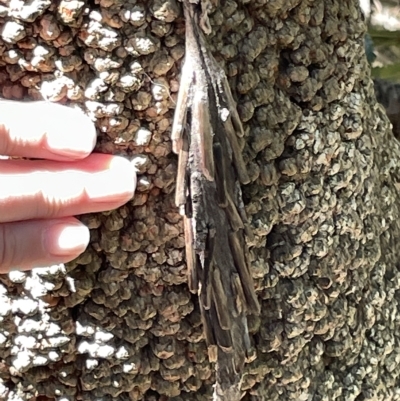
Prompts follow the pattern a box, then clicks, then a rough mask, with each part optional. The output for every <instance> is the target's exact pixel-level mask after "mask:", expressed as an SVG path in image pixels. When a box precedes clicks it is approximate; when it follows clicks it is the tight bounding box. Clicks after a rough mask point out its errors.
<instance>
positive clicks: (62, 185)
mask: <svg viewBox="0 0 400 401" xmlns="http://www.w3.org/2000/svg"><path fill="white" fill-rule="evenodd" d="M135 185H136V175H135V172H134V169H133V166H132V164H131V163H130V162H129V161H128V160H126V159H124V158H122V157H118V156H111V155H105V154H99V153H97V154H92V155H90V156H88V157H87V158H86V159H83V160H78V161H76V162H56V161H50V160H0V223H7V222H12V221H20V220H30V219H45V218H56V217H65V216H73V215H78V214H83V213H89V212H100V211H104V210H111V209H115V208H117V207H119V206H122V205H123V204H125V203H126V202H127V201H129V200H130V199H131V198H132V196H133V193H134V190H135Z"/></svg>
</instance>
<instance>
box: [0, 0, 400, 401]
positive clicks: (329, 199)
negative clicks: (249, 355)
mask: <svg viewBox="0 0 400 401" xmlns="http://www.w3.org/2000/svg"><path fill="white" fill-rule="evenodd" d="M3 4H5V5H3V6H1V7H0V17H1V19H2V30H1V38H2V39H1V40H2V41H1V47H0V48H1V71H0V82H1V87H2V94H3V97H6V98H15V99H22V98H31V99H32V98H33V99H42V98H46V99H47V100H49V101H59V102H63V103H67V104H74V105H79V106H81V107H82V108H84V109H85V110H86V111H87V112H88V113H89V114H90V115H91V116H93V118H94V119H95V120H96V125H97V127H98V132H99V139H98V147H97V149H98V150H99V151H103V152H112V153H119V154H123V155H126V156H128V157H134V159H135V161H136V165H137V169H138V172H139V185H138V189H137V194H136V196H135V198H134V199H133V200H132V202H130V203H129V204H127V205H126V206H124V207H122V208H121V209H119V210H116V211H112V212H109V213H104V214H102V215H94V216H85V217H84V218H83V219H84V221H85V222H86V223H87V224H88V225H89V227H90V228H91V229H92V230H91V233H92V242H91V245H90V247H89V249H88V250H87V251H86V252H85V254H83V255H82V256H81V257H80V258H79V259H78V260H76V261H75V262H74V263H71V264H70V265H69V266H67V267H65V268H64V267H62V266H54V267H52V268H47V269H37V270H35V271H33V272H31V273H20V272H13V273H11V274H10V275H8V276H3V277H1V285H0V293H1V295H0V319H1V320H0V347H1V355H0V358H1V363H0V398H1V399H4V400H41V401H43V400H55V399H57V400H75V399H77V400H111V399H118V400H167V399H169V400H174V401H178V400H207V399H210V395H211V393H212V386H213V383H214V378H215V376H214V366H213V365H212V364H210V362H209V361H208V355H207V349H206V346H205V341H204V337H203V331H202V327H201V320H200V314H199V307H198V301H197V298H196V297H195V296H194V295H191V294H190V292H189V290H188V286H187V278H186V266H185V259H184V249H183V248H184V239H183V230H182V222H181V217H180V215H179V213H178V210H177V209H176V207H175V205H174V185H175V177H176V164H177V160H176V157H175V156H174V155H173V153H172V149H171V141H170V138H169V135H170V131H171V121H172V116H173V109H174V105H175V98H176V92H177V89H178V82H179V74H180V68H181V65H182V59H183V55H184V22H183V19H182V14H181V8H180V3H178V2H176V1H174V0H153V1H143V2H139V1H135V0H133V1H129V2H127V1H122V0H96V1H87V2H83V1H82V2H79V1H61V2H51V1H46V0H37V1H32V2H29V4H28V3H27V4H26V5H25V4H22V3H19V2H17V1H15V2H14V1H10V2H3ZM211 25H212V28H213V32H212V34H211V35H210V36H209V37H208V38H207V40H208V43H209V45H210V48H211V49H212V51H213V54H214V56H215V58H216V59H217V61H218V62H219V63H221V65H222V66H224V68H225V70H226V72H227V75H228V78H229V83H230V86H231V89H232V93H233V95H234V97H235V99H236V101H237V102H238V105H239V106H238V110H239V115H240V118H241V120H242V122H243V125H244V129H245V137H246V146H245V149H244V153H243V157H244V159H245V161H246V163H247V168H248V174H249V176H250V178H251V183H250V184H248V185H246V186H243V188H242V190H243V195H244V199H245V207H246V212H247V215H248V218H249V221H250V224H251V226H252V229H253V232H254V236H255V242H254V243H253V244H252V245H253V247H252V249H251V258H252V274H253V277H254V281H255V286H256V293H257V295H258V297H259V300H260V302H261V315H260V316H259V317H253V318H250V319H249V320H250V322H249V330H250V333H251V334H252V339H251V341H252V344H253V346H254V348H255V350H256V353H257V358H256V359H255V360H254V361H253V362H251V363H250V364H248V365H247V366H246V372H247V374H246V376H245V378H244V381H243V383H242V390H243V392H244V399H245V400H269V401H271V400H278V399H279V400H280V401H281V400H315V401H317V400H326V401H328V400H343V401H344V400H346V401H348V400H355V399H356V400H357V401H361V400H398V399H400V395H399V394H400V393H399V387H398V382H399V377H400V365H399V362H400V347H399V345H400V337H399V336H400V334H399V333H400V330H399V329H400V321H399V319H398V316H397V312H398V300H399V293H398V292H397V291H398V288H399V284H400V274H399V271H398V262H399V257H398V247H399V241H398V238H399V236H400V225H399V217H400V216H399V208H398V204H399V202H398V200H397V197H398V191H399V190H398V185H399V184H398V183H399V179H400V172H399V162H398V160H399V157H400V148H399V145H398V142H397V140H396V139H395V138H394V137H393V135H392V133H391V130H390V126H389V122H388V119H387V117H386V115H385V113H384V110H383V108H382V107H381V106H379V105H378V104H377V103H376V99H375V95H374V89H373V83H372V81H371V79H370V75H369V67H368V64H367V61H366V59H365V55H364V49H363V35H364V31H365V26H364V23H363V18H362V15H361V12H360V10H359V7H358V0H348V1H344V0H315V1H309V0H251V1H249V0H225V1H221V4H220V5H219V6H218V7H217V9H216V10H215V12H214V13H213V14H212V15H211Z"/></svg>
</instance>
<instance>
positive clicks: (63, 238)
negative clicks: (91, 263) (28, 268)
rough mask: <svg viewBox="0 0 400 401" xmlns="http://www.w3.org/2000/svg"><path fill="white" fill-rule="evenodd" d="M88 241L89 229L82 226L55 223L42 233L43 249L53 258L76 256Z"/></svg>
mask: <svg viewBox="0 0 400 401" xmlns="http://www.w3.org/2000/svg"><path fill="white" fill-rule="evenodd" d="M89 239H90V233H89V229H88V228H87V227H85V226H84V225H83V224H65V223H57V224H54V225H53V226H51V227H49V228H48V229H47V230H46V231H45V233H44V245H45V249H46V250H47V251H48V252H49V253H50V254H51V255H55V256H69V255H71V254H76V256H78V255H79V254H81V253H82V252H83V251H84V250H85V249H86V247H87V246H88V244H89Z"/></svg>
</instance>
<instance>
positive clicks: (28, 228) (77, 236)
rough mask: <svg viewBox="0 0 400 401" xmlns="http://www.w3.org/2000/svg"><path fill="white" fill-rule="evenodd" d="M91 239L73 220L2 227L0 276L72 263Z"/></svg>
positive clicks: (83, 228)
mask: <svg viewBox="0 0 400 401" xmlns="http://www.w3.org/2000/svg"><path fill="white" fill-rule="evenodd" d="M89 236H90V235H89V229H88V228H87V227H85V226H84V225H83V224H82V223H80V222H79V221H78V220H77V219H75V218H73V217H67V218H65V219H59V220H36V221H32V220H31V221H26V222H17V223H6V224H0V273H7V272H8V271H9V270H11V269H18V270H28V269H33V268H34V267H42V266H51V265H55V264H59V263H66V262H69V261H71V260H72V259H75V258H76V257H77V256H79V255H80V254H81V253H82V252H83V251H84V250H85V249H86V247H87V245H88V243H89Z"/></svg>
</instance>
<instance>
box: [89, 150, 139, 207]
mask: <svg viewBox="0 0 400 401" xmlns="http://www.w3.org/2000/svg"><path fill="white" fill-rule="evenodd" d="M105 183H107V185H105ZM135 188H136V173H135V171H134V169H133V166H132V164H131V163H130V162H129V161H128V160H127V159H125V158H123V157H114V158H113V159H112V161H111V162H110V165H109V166H108V169H107V170H105V171H103V172H102V173H99V174H97V175H96V176H93V177H92V179H91V182H90V184H88V186H87V187H86V192H87V194H88V196H89V197H90V199H92V200H93V201H94V202H118V201H125V202H127V201H128V200H129V199H130V198H131V197H132V196H133V193H134V191H135Z"/></svg>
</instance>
